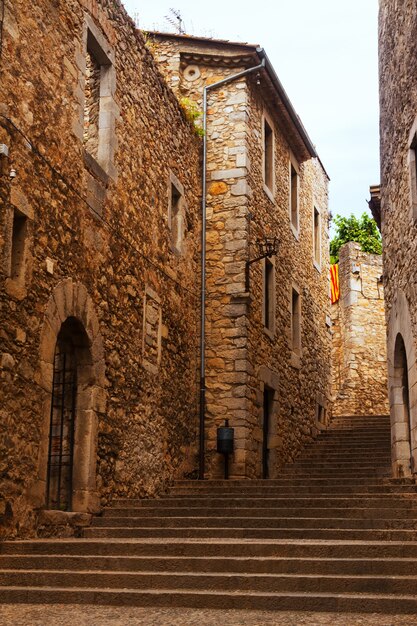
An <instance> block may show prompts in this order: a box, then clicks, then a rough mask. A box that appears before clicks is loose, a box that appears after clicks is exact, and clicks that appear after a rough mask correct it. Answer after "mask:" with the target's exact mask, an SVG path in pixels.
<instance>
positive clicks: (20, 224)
mask: <svg viewBox="0 0 417 626" xmlns="http://www.w3.org/2000/svg"><path fill="white" fill-rule="evenodd" d="M27 221H28V220H27V217H26V216H25V215H23V214H22V213H20V212H19V211H17V210H16V209H15V210H14V212H13V226H12V246H11V255H10V277H11V278H13V279H19V278H21V277H22V275H23V271H24V261H25V244H26V234H27Z"/></svg>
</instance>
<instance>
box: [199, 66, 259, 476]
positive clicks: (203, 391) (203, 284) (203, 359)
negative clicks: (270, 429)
mask: <svg viewBox="0 0 417 626" xmlns="http://www.w3.org/2000/svg"><path fill="white" fill-rule="evenodd" d="M264 67H265V59H262V62H261V63H260V64H259V65H256V66H255V67H250V68H249V69H247V70H244V71H243V72H238V73H237V74H233V76H227V77H226V78H223V79H222V80H219V81H217V83H213V84H212V85H206V86H205V87H204V91H203V132H204V134H203V180H202V202H201V208H202V228H201V332H200V430H199V440H200V451H199V473H198V478H199V480H204V456H205V438H204V422H205V409H206V209H207V197H206V196H207V172H206V170H207V96H208V92H209V91H213V90H214V89H217V88H218V87H221V86H223V85H226V84H227V83H231V82H233V81H235V80H238V79H239V78H242V77H243V76H246V75H247V74H252V72H258V71H260V70H262V69H263V68H264Z"/></svg>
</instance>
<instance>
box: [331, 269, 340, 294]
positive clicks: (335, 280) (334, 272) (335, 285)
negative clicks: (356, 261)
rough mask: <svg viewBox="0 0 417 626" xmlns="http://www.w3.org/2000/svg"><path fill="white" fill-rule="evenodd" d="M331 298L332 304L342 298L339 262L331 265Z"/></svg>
mask: <svg viewBox="0 0 417 626" xmlns="http://www.w3.org/2000/svg"><path fill="white" fill-rule="evenodd" d="M330 298H331V301H332V304H335V303H336V302H337V301H338V300H339V298H340V284H339V263H336V264H335V265H331V266H330Z"/></svg>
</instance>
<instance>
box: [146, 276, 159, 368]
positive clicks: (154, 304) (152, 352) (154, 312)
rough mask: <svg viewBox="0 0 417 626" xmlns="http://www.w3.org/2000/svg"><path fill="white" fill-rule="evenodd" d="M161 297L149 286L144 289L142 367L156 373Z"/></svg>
mask: <svg viewBox="0 0 417 626" xmlns="http://www.w3.org/2000/svg"><path fill="white" fill-rule="evenodd" d="M161 327H162V306H161V298H160V297H159V296H158V294H157V293H156V292H155V291H153V289H151V288H150V287H146V289H145V298H144V301H143V348H142V350H143V367H144V368H145V369H146V370H147V371H148V372H151V373H152V374H156V373H157V371H158V367H159V365H160V362H161V348H162V336H161Z"/></svg>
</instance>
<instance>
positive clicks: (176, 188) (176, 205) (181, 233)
mask: <svg viewBox="0 0 417 626" xmlns="http://www.w3.org/2000/svg"><path fill="white" fill-rule="evenodd" d="M168 189H169V206H168V226H169V229H170V231H171V248H172V250H173V252H176V253H177V254H181V253H182V252H183V248H184V239H185V230H186V228H185V227H186V221H185V220H186V215H185V200H184V187H183V186H182V185H181V183H180V181H179V180H178V178H177V177H176V176H175V175H174V174H173V173H172V172H171V173H170V177H169V180H168Z"/></svg>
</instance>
